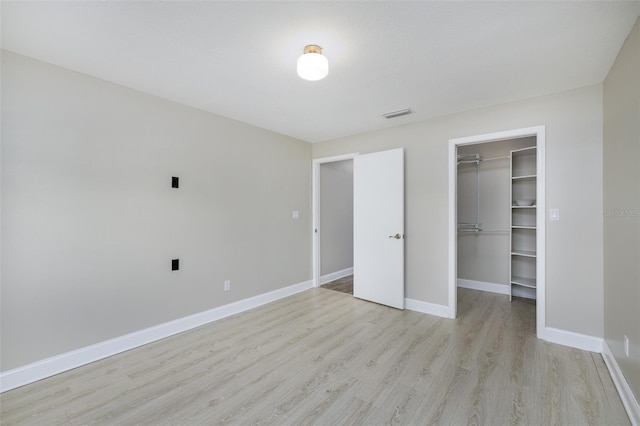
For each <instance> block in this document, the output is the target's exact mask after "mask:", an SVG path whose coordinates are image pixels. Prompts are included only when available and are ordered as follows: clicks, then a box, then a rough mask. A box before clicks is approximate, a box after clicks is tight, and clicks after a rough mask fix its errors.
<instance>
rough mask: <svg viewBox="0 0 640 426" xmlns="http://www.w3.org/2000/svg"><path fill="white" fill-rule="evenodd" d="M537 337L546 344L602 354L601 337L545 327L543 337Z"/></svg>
mask: <svg viewBox="0 0 640 426" xmlns="http://www.w3.org/2000/svg"><path fill="white" fill-rule="evenodd" d="M538 337H539V338H541V339H543V340H546V341H547V342H551V343H557V344H559V345H564V346H569V347H572V348H576V349H582V350H584V351H590V352H598V353H601V352H602V337H596V336H588V335H586V334H580V333H574V332H573V331H567V330H560V329H559V328H553V327H547V328H546V329H545V330H544V335H543V337H540V333H538Z"/></svg>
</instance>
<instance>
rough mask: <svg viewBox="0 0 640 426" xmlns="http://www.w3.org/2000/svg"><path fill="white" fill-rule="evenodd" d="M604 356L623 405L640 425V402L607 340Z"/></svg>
mask: <svg viewBox="0 0 640 426" xmlns="http://www.w3.org/2000/svg"><path fill="white" fill-rule="evenodd" d="M602 358H603V359H604V363H605V364H606V365H607V368H608V369H609V374H610V375H611V379H612V380H613V384H614V385H615V387H616V390H617V391H618V394H619V395H620V399H621V400H622V405H624V409H625V410H626V411H627V415H628V416H629V420H631V424H632V425H634V426H640V404H638V400H637V399H636V397H635V396H634V395H633V391H632V390H631V387H630V386H629V383H628V382H627V379H626V378H625V377H624V374H622V370H621V369H620V366H619V365H618V361H616V357H615V356H614V355H613V352H611V348H609V345H608V344H607V341H606V340H605V341H604V342H602Z"/></svg>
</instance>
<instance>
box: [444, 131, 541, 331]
mask: <svg viewBox="0 0 640 426" xmlns="http://www.w3.org/2000/svg"><path fill="white" fill-rule="evenodd" d="M544 150H545V136H544V126H539V127H532V128H526V129H518V130H513V131H507V132H499V133H491V134H486V135H479V136H472V137H466V138H458V139H452V140H450V141H449V162H450V163H449V207H450V211H452V212H454V213H455V214H452V215H450V220H449V243H450V245H449V250H450V251H449V308H450V313H451V314H452V315H451V316H452V317H455V316H456V314H457V309H458V306H457V291H458V288H470V289H474V290H482V291H485V292H491V293H498V294H503V295H506V296H508V297H509V300H513V299H514V298H516V299H515V300H517V301H518V303H532V302H531V301H535V302H533V303H535V309H533V307H532V308H531V309H530V310H531V311H534V312H535V317H536V319H535V324H536V334H537V336H538V337H539V338H543V334H544V330H545V279H544V277H545V274H544V270H545V249H544V247H545V241H544V240H545V237H544V235H545V234H544V228H545V224H544V222H545V205H544V152H545V151H544ZM463 309H464V308H463Z"/></svg>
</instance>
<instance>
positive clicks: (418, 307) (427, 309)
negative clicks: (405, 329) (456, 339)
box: [404, 298, 454, 318]
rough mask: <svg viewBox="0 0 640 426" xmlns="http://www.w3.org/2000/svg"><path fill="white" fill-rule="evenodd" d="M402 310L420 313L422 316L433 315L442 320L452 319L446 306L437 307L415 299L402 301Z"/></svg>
mask: <svg viewBox="0 0 640 426" xmlns="http://www.w3.org/2000/svg"><path fill="white" fill-rule="evenodd" d="M404 308H405V309H408V310H410V311H415V312H421V313H423V314H429V315H435V316H437V317H443V318H454V317H452V316H451V310H450V309H449V306H447V305H437V304H435V303H429V302H423V301H421V300H415V299H407V298H405V299H404Z"/></svg>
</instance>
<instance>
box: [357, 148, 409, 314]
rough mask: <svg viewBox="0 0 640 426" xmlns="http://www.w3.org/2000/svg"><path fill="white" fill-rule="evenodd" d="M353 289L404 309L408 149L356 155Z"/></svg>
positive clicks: (377, 300)
mask: <svg viewBox="0 0 640 426" xmlns="http://www.w3.org/2000/svg"><path fill="white" fill-rule="evenodd" d="M353 295H354V296H355V297H358V298H360V299H365V300H370V301H372V302H376V303H380V304H383V305H387V306H392V307H394V308H398V309H404V150H403V149H402V148H398V149H393V150H390V151H382V152H376V153H372V154H365V155H360V156H358V157H355V158H354V160H353Z"/></svg>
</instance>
